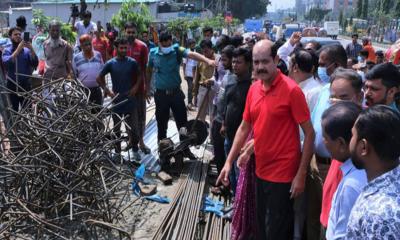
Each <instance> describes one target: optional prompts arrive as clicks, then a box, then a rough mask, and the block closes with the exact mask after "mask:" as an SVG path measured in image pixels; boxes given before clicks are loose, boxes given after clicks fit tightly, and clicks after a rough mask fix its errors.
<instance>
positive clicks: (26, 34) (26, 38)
mask: <svg viewBox="0 0 400 240" xmlns="http://www.w3.org/2000/svg"><path fill="white" fill-rule="evenodd" d="M24 41H25V42H29V41H30V37H29V32H24Z"/></svg>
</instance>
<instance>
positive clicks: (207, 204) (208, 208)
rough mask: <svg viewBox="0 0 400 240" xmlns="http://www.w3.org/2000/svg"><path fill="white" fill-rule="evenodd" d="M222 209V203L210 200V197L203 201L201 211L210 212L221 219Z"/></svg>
mask: <svg viewBox="0 0 400 240" xmlns="http://www.w3.org/2000/svg"><path fill="white" fill-rule="evenodd" d="M223 208H224V203H223V202H221V201H218V200H212V199H211V198H210V197H206V198H205V199H204V205H203V209H202V210H203V211H204V212H211V213H214V214H215V215H217V216H218V217H222V216H223V215H224V213H223V212H222V209H223Z"/></svg>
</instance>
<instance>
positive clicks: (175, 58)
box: [148, 44, 189, 90]
mask: <svg viewBox="0 0 400 240" xmlns="http://www.w3.org/2000/svg"><path fill="white" fill-rule="evenodd" d="M172 47H173V51H171V52H170V53H168V54H163V53H162V52H161V51H160V48H159V47H156V48H153V49H151V50H150V56H149V63H148V67H150V68H152V69H153V75H154V80H155V87H156V89H160V90H167V89H175V88H179V87H180V85H181V76H180V73H179V70H180V64H181V62H180V60H181V59H182V58H184V57H187V55H188V53H189V50H188V49H185V48H183V47H180V46H179V45H178V44H174V45H173V46H172Z"/></svg>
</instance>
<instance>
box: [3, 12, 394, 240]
mask: <svg viewBox="0 0 400 240" xmlns="http://www.w3.org/2000/svg"><path fill="white" fill-rule="evenodd" d="M73 26H74V30H75V31H76V32H77V39H76V43H75V45H74V46H71V45H70V44H69V43H67V42H66V41H65V40H63V39H62V38H61V36H60V27H61V25H60V23H59V22H57V21H52V22H51V23H50V25H49V37H48V38H47V39H45V40H44V41H43V43H42V44H41V45H40V46H39V47H36V50H35V48H34V47H32V44H31V43H30V42H29V41H26V40H24V39H22V37H21V36H22V35H21V34H22V33H23V31H24V30H23V29H22V28H20V27H12V28H11V29H10V30H9V37H10V40H11V43H12V44H11V45H10V46H9V47H7V48H5V49H4V51H3V52H2V66H4V70H5V74H6V79H7V87H8V88H9V89H10V90H11V92H12V93H10V94H9V99H10V102H11V107H12V109H13V110H14V111H18V110H19V109H20V108H22V107H24V106H26V104H29V103H27V101H25V99H24V98H23V97H21V96H20V95H19V94H18V92H19V91H29V90H30V89H31V82H30V77H29V76H30V75H31V74H32V72H33V71H34V70H35V69H37V68H39V73H41V74H42V75H43V79H44V80H45V81H52V80H55V79H59V78H72V79H76V80H77V81H80V82H81V83H82V84H83V85H84V86H85V87H86V88H87V92H88V94H90V101H92V102H93V103H95V104H97V105H99V106H101V105H102V104H103V100H104V97H111V98H112V99H113V104H114V105H115V108H113V111H114V112H115V116H116V117H115V118H114V119H113V122H114V125H115V126H117V127H118V126H120V125H121V122H120V120H119V119H120V118H119V117H126V118H125V121H126V124H127V125H128V127H127V128H126V131H127V132H128V135H129V144H128V146H127V147H126V149H121V145H120V144H117V145H116V146H115V150H116V152H121V151H126V150H129V149H131V150H132V151H133V157H132V159H131V160H132V161H140V158H141V154H140V153H139V151H140V152H142V153H143V154H149V153H150V149H149V148H148V147H147V146H146V145H145V143H144V141H143V135H144V131H145V122H146V103H147V102H148V101H149V100H150V99H151V98H154V102H155V116H156V121H157V128H158V134H157V138H158V141H161V140H163V139H165V138H167V137H168V136H167V128H168V121H169V118H170V112H172V115H173V118H174V120H175V123H176V126H177V128H178V129H181V128H182V127H184V126H185V125H186V123H187V121H188V111H193V110H197V111H198V119H199V120H200V121H204V122H208V124H209V125H210V138H211V144H212V146H213V155H214V158H213V162H214V163H215V164H216V166H217V171H218V174H219V176H218V179H217V180H216V184H215V187H213V188H212V191H213V192H214V193H215V194H226V193H228V194H229V193H230V192H232V193H233V196H242V195H241V194H243V192H242V191H250V192H253V193H254V198H255V199H253V200H254V201H255V203H256V204H255V206H247V207H245V210H246V211H251V212H253V213H254V214H255V217H254V218H251V219H250V220H249V221H250V222H243V221H244V220H243V219H239V220H238V219H237V216H236V219H235V214H236V213H237V212H239V210H240V211H243V209H237V208H236V209H234V211H233V220H234V221H233V232H235V235H234V236H235V237H233V239H311V240H312V239H328V240H330V239H400V228H399V227H398V226H399V224H400V193H399V191H400V188H399V185H398V180H399V177H400V167H399V156H400V113H399V108H398V103H399V98H398V96H399V87H400V71H399V67H398V66H396V64H398V62H395V61H394V60H396V59H395V58H390V57H389V58H388V57H387V56H385V53H383V52H382V51H375V49H374V48H373V46H372V44H371V42H370V40H369V39H368V38H365V37H364V38H362V44H359V43H358V35H357V34H354V35H353V36H352V37H353V38H352V42H351V43H350V44H349V45H348V46H346V47H345V48H344V47H343V46H341V45H336V44H333V45H326V46H322V47H321V45H320V44H319V43H318V42H316V41H311V42H308V43H306V44H302V43H301V41H300V40H301V37H302V34H301V33H300V32H295V33H293V34H292V36H291V37H290V39H288V40H287V41H285V40H284V39H279V40H277V41H276V42H271V41H270V40H268V39H263V38H262V37H260V36H254V37H252V38H246V39H243V37H242V36H241V35H240V34H233V35H232V36H227V35H219V34H218V32H214V30H213V29H212V28H210V27H205V28H204V29H203V31H202V33H203V36H202V39H200V40H198V41H196V40H195V39H187V40H186V41H185V42H183V43H180V42H179V40H177V39H176V38H175V37H174V36H173V35H172V34H171V33H169V32H168V31H162V32H160V33H157V32H156V31H155V30H154V29H153V28H150V29H149V31H143V32H140V34H141V35H140V36H141V37H140V38H141V40H139V32H138V31H139V29H138V27H137V26H136V25H135V23H132V22H127V23H126V24H125V26H124V28H123V29H119V31H120V32H119V33H118V32H117V31H116V30H115V29H114V28H113V27H112V26H111V25H109V24H107V27H106V28H107V31H104V30H103V29H102V27H101V25H100V24H99V23H97V24H95V23H93V22H91V14H90V12H88V11H87V12H85V13H83V15H82V20H81V21H78V22H75V19H73ZM184 46H186V47H184ZM387 54H388V53H386V55H387ZM389 54H390V53H389ZM38 56H39V57H38ZM390 56H391V55H390ZM40 65H42V66H43V69H42V70H41V69H40ZM38 66H39V67H38ZM181 67H183V69H182V70H183V71H182V72H183V78H184V79H185V81H186V82H187V86H188V90H187V92H186V93H184V92H183V90H182V87H181V84H182V80H181V72H180V70H181ZM108 75H109V76H110V79H111V89H110V88H109V87H110V84H108V83H107V81H106V78H107V76H108ZM44 95H45V93H44ZM45 97H46V96H45ZM185 99H187V101H185ZM116 129H119V127H118V128H116ZM118 134H120V133H118ZM185 157H186V158H189V159H195V158H196V156H194V155H193V154H192V153H191V152H190V149H186V150H185ZM251 164H254V166H255V168H254V170H253V168H251V167H248V166H250V165H251ZM247 170H249V171H250V172H249V173H246V171H247ZM242 174H251V175H252V176H254V177H251V178H244V179H243V178H240V175H242ZM246 176H248V175H246ZM239 179H241V180H240V181H239ZM252 179H255V181H254V182H253V183H248V182H247V181H251V180H252ZM249 186H254V188H252V189H245V188H246V187H249ZM234 199H235V200H234V206H238V205H239V201H247V200H248V199H246V198H242V197H236V198H234ZM241 206H242V205H241ZM236 215H237V214H236ZM238 222H240V223H238ZM240 224H241V225H243V224H244V225H251V226H254V227H251V228H241V230H240V232H238V231H239V230H238V225H240ZM244 229H247V230H244Z"/></svg>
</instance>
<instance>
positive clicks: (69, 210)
mask: <svg viewBox="0 0 400 240" xmlns="http://www.w3.org/2000/svg"><path fill="white" fill-rule="evenodd" d="M5 91H6V90H5V89H2V94H4V92H5ZM87 93H88V90H87V89H86V88H85V87H84V86H83V85H81V83H79V82H77V81H73V80H72V81H71V80H66V79H59V80H56V81H53V82H52V83H48V84H45V85H43V86H41V87H39V88H37V89H35V90H34V91H31V92H24V93H21V94H22V95H23V96H24V97H26V98H27V99H28V102H29V104H27V105H26V106H24V107H23V109H22V110H20V111H19V112H15V111H12V110H10V111H11V114H10V115H11V124H10V125H9V128H8V129H7V133H6V138H8V139H9V141H10V145H11V150H10V151H9V153H7V154H5V153H2V155H1V157H0V223H1V224H0V237H10V238H18V239H19V238H28V239H31V238H33V239H44V238H45V239H47V238H49V239H54V238H56V239H80V238H83V239H97V238H110V239H115V238H118V237H120V238H124V237H127V238H129V236H128V235H129V234H128V233H127V232H126V231H124V230H123V228H122V227H121V226H122V225H121V224H122V223H121V221H122V222H123V219H122V218H123V213H122V212H123V211H124V210H125V209H127V208H128V207H129V206H130V205H131V204H132V201H131V199H130V196H131V191H130V189H129V187H128V186H129V184H122V182H126V181H131V180H132V179H133V174H132V171H131V170H129V169H128V168H126V167H125V168H124V167H122V166H121V165H119V164H118V162H117V161H116V160H115V158H116V156H118V154H115V153H113V149H114V146H115V143H116V142H118V141H121V139H120V138H117V137H116V136H115V134H114V131H113V129H112V127H110V122H109V121H111V115H112V112H111V110H110V109H108V108H102V107H101V106H96V105H94V104H92V103H90V102H89V96H88V94H87ZM4 139H5V138H3V141H4Z"/></svg>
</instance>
